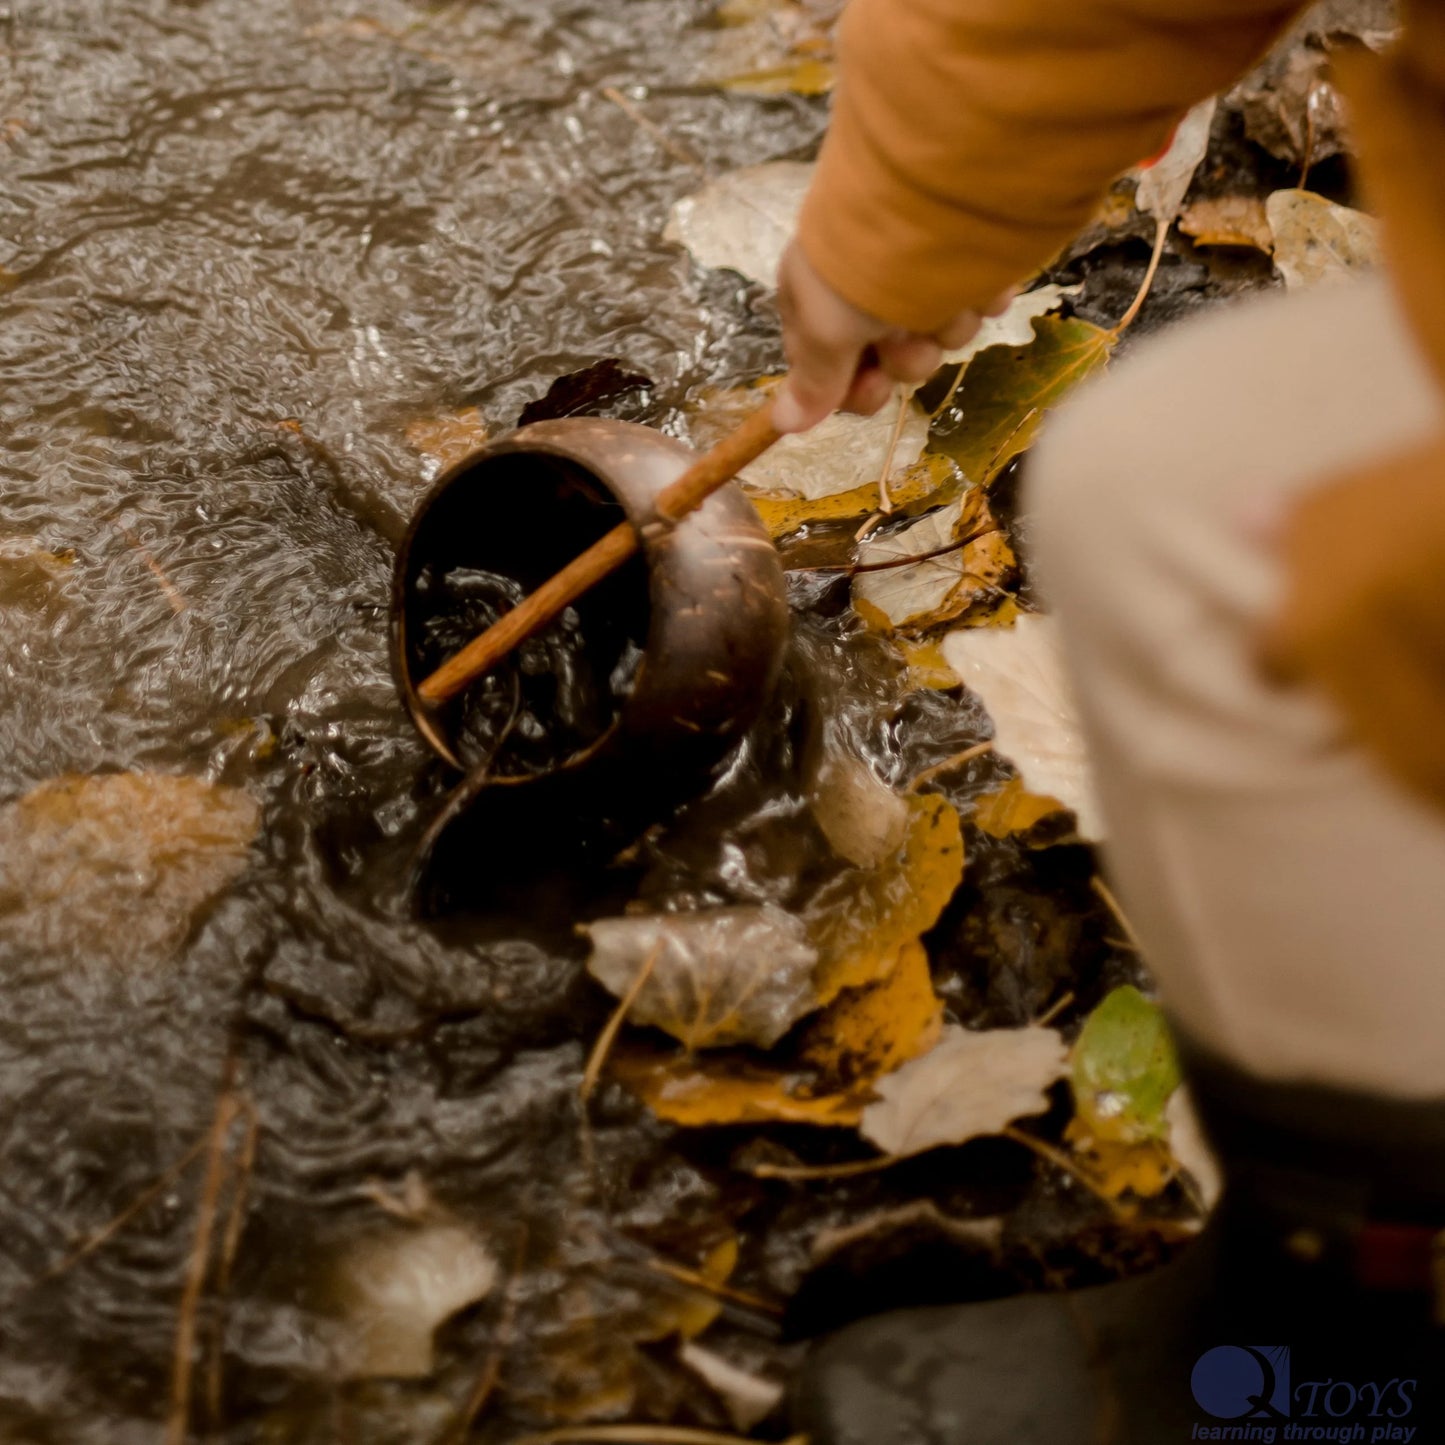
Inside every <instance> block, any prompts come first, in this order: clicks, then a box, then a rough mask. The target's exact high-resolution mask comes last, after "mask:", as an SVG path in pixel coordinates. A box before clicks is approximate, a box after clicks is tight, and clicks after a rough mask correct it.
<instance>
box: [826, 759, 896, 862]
mask: <svg viewBox="0 0 1445 1445" xmlns="http://www.w3.org/2000/svg"><path fill="white" fill-rule="evenodd" d="M808 806H809V807H810V808H811V809H812V813H813V818H814V820H815V821H816V822H817V824H818V826H819V827H820V828H821V829H822V830H823V836H824V837H825V838H827V840H828V842H829V843H830V844H832V847H833V851H834V852H835V853H837V854H838V856H839V857H840V858H846V859H847V860H848V862H850V863H852V864H853V865H854V866H855V867H858V868H874V867H876V866H877V865H878V864H879V863H881V862H882V861H883V860H884V859H885V858H887V857H888V856H889V855H890V854H893V853H896V852H897V851H898V850H899V848H900V847H902V846H903V838H904V835H905V834H906V833H907V831H908V803H907V801H906V800H905V799H903V798H900V797H899V796H898V794H897V793H895V792H894V791H893V789H892V788H890V787H889V786H888V785H887V784H886V783H885V782H883V781H882V780H881V779H880V778H879V776H878V774H877V773H875V772H874V771H873V769H872V768H870V767H869V766H868V764H867V763H866V762H864V761H863V759H862V758H860V757H858V756H857V755H856V754H854V753H852V752H850V751H848V750H847V748H846V747H845V746H844V745H843V744H842V743H841V742H839V741H837V740H836V739H830V740H828V741H827V742H826V743H824V745H823V746H822V747H821V748H820V749H819V756H818V758H817V759H816V760H815V762H814V763H813V765H812V767H811V769H810V776H809V779H808Z"/></svg>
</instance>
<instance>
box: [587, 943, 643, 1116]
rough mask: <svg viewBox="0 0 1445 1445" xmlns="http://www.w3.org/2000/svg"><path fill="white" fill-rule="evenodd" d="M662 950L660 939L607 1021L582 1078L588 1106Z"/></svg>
mask: <svg viewBox="0 0 1445 1445" xmlns="http://www.w3.org/2000/svg"><path fill="white" fill-rule="evenodd" d="M662 948H663V941H662V940H661V939H659V940H658V941H657V943H656V944H654V945H653V948H652V952H651V953H649V954H648V955H647V957H646V959H644V960H643V963H642V967H641V968H639V969H638V970H637V976H636V977H635V978H634V979H633V980H632V982H631V983H630V984H628V986H627V992H626V993H625V994H623V996H622V1002H621V1003H619V1004H618V1005H617V1007H616V1008H615V1009H614V1010H613V1013H612V1017H611V1018H610V1019H608V1020H607V1026H606V1027H605V1028H604V1029H603V1030H602V1032H601V1033H600V1034H599V1035H598V1036H597V1043H596V1044H595V1045H594V1047H593V1049H592V1057H591V1058H590V1059H588V1060H587V1070H586V1072H585V1073H584V1074H583V1075H582V1084H581V1087H580V1088H579V1089H578V1093H579V1094H580V1095H581V1098H582V1102H583V1103H584V1104H585V1103H586V1102H587V1100H588V1099H590V1098H591V1097H592V1091H593V1090H594V1089H595V1088H596V1087H597V1081H598V1080H599V1079H600V1078H601V1077H602V1070H603V1067H604V1066H605V1065H606V1063H607V1056H608V1054H610V1053H611V1052H612V1045H613V1044H614V1043H615V1042H616V1040H617V1035H618V1034H619V1033H620V1032H621V1030H622V1025H623V1024H624V1023H626V1022H627V1015H628V1014H630V1013H631V1012H632V1006H633V1004H635V1003H636V1002H637V1000H638V998H639V996H640V995H641V993H642V990H643V989H645V988H646V987H647V981H648V979H650V978H651V977H652V971H653V969H655V968H656V967H657V960H658V959H659V958H660V957H661V956H662Z"/></svg>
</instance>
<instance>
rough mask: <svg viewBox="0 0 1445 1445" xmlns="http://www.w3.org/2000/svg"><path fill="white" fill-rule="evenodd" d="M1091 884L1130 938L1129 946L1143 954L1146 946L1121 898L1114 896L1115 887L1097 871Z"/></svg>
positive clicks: (1126, 936)
mask: <svg viewBox="0 0 1445 1445" xmlns="http://www.w3.org/2000/svg"><path fill="white" fill-rule="evenodd" d="M1089 886H1090V887H1091V888H1092V889H1093V890H1094V892H1095V893H1097V894H1098V895H1099V897H1100V898H1101V899H1102V900H1103V902H1104V907H1105V908H1107V909H1108V910H1109V912H1110V913H1112V914H1113V915H1114V922H1115V923H1117V924H1118V925H1119V927H1120V928H1122V929H1123V930H1124V937H1125V938H1127V939H1128V940H1129V947H1130V948H1132V949H1133V950H1134V952H1135V953H1139V954H1142V953H1143V952H1144V946H1143V945H1142V944H1141V943H1140V942H1139V935H1138V934H1137V933H1135V932H1134V925H1133V924H1132V923H1130V922H1129V917H1128V915H1127V914H1126V913H1125V912H1124V909H1123V907H1122V905H1121V904H1120V902H1119V900H1118V899H1117V898H1115V897H1114V892H1113V889H1111V888H1110V887H1109V885H1108V884H1107V883H1105V882H1104V880H1103V879H1102V878H1100V877H1099V875H1098V874H1097V873H1096V874H1094V877H1093V880H1092V881H1091V882H1090V884H1089Z"/></svg>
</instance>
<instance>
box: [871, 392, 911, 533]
mask: <svg viewBox="0 0 1445 1445" xmlns="http://www.w3.org/2000/svg"><path fill="white" fill-rule="evenodd" d="M911 400H912V397H911V396H910V394H909V392H908V389H907V388H906V387H905V388H904V389H903V390H902V392H901V394H900V395H899V398H898V420H897V421H895V422H894V423H893V435H892V436H891V437H890V438H889V440H888V454H887V455H886V456H885V457H884V458H883V471H882V472H881V473H880V475H879V477H878V510H879V511H880V512H882V513H883V515H884V516H885V517H887V516H891V515H892V513H893V494H892V493H891V492H890V491H889V490H888V479H889V477H891V476H892V475H893V458H894V455H895V454H896V453H897V451H898V443H899V441H900V440H901V438H902V436H903V424H904V423H905V422H906V421H907V420H908V403H909V402H910V401H911Z"/></svg>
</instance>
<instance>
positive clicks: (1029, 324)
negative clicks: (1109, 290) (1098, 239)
mask: <svg viewBox="0 0 1445 1445" xmlns="http://www.w3.org/2000/svg"><path fill="white" fill-rule="evenodd" d="M1083 289H1084V288H1083V287H1082V286H1055V285H1052V284H1050V285H1048V286H1040V287H1039V288H1038V289H1037V290H1035V291H1025V292H1024V293H1023V295H1021V296H1015V297H1014V299H1013V300H1012V301H1011V302H1010V303H1009V307H1008V310H1007V311H1005V312H1004V313H1003V315H1002V316H986V317H984V319H983V322H982V324H981V325H980V326H979V328H978V334H977V335H976V336H975V337H974V338H973V340H972V341H970V342H968V344H967V345H965V346H961V347H960V348H959V349H958V350H957V351H946V352H944V354H943V360H944V364H945V365H949V366H957V365H959V364H960V363H967V362H969V361H972V360H973V358H974V357H975V356H977V355H978V353H979V352H980V351H987V350H988V348H989V347H990V346H1032V345H1033V340H1034V317H1036V316H1047V315H1049V314H1050V313H1051V312H1054V311H1057V310H1058V309H1059V308H1060V307H1061V306H1062V305H1063V304H1064V303H1065V302H1066V301H1069V300H1072V299H1073V298H1074V297H1075V296H1077V295H1078V294H1079V293H1080V292H1081V291H1082V290H1083Z"/></svg>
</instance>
